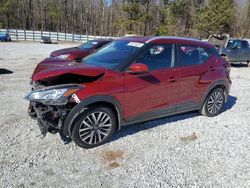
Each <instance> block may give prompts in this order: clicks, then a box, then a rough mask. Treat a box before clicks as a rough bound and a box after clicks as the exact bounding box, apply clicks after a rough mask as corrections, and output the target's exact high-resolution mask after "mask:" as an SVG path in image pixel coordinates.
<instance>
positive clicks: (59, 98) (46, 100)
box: [24, 84, 83, 105]
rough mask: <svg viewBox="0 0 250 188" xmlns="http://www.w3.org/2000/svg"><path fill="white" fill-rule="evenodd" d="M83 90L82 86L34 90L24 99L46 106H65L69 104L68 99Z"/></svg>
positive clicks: (69, 85) (70, 85)
mask: <svg viewBox="0 0 250 188" xmlns="http://www.w3.org/2000/svg"><path fill="white" fill-rule="evenodd" d="M82 88H83V87H82V86H80V85H72V84H67V85H58V86H50V87H46V88H43V89H37V90H33V91H31V92H30V93H28V94H27V95H26V96H25V97H24V98H25V99H26V100H29V101H32V102H40V103H43V104H45V105H65V104H67V102H68V98H69V97H70V96H72V95H73V94H74V93H75V92H76V91H78V90H80V89H82Z"/></svg>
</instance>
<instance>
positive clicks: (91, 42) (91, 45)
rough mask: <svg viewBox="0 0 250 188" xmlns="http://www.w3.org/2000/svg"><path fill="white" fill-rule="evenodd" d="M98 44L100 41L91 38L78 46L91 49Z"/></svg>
mask: <svg viewBox="0 0 250 188" xmlns="http://www.w3.org/2000/svg"><path fill="white" fill-rule="evenodd" d="M96 44H98V42H96V41H94V40H89V41H88V42H85V43H83V44H81V45H80V46H78V48H81V49H90V48H92V47H93V46H95V45H96Z"/></svg>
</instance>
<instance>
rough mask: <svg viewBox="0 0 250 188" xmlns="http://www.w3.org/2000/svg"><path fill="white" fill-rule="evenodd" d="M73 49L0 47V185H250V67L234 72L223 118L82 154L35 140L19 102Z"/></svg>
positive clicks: (120, 139) (147, 128)
mask: <svg viewBox="0 0 250 188" xmlns="http://www.w3.org/2000/svg"><path fill="white" fill-rule="evenodd" d="M72 45H73V44H64V45H62V44H58V45H44V44H39V43H14V42H13V43H0V69H8V70H11V71H13V74H0V99H1V106H0V143H1V147H0V150H1V152H0V187H69V186H71V187H101V186H102V187H168V186H169V187H170V186H171V187H176V186H180V187H192V186H195V187H196V186H199V187H200V186H201V187H203V186H205V187H211V186H212V187H250V148H249V147H250V128H249V124H250V123H249V122H250V68H247V67H234V68H232V70H231V77H232V80H233V85H232V90H231V93H230V97H229V101H228V103H227V104H226V107H225V109H224V112H223V113H222V114H220V115H219V116H217V117H214V118H208V117H204V116H201V115H199V114H198V113H195V112H193V113H187V114H183V115H178V116H172V117H169V118H163V119H160V120H155V121H151V122H148V123H144V124H138V125H133V126H129V127H124V128H123V129H122V130H121V131H120V132H119V133H117V134H116V135H115V137H114V139H113V140H112V141H111V142H109V143H107V144H105V145H103V146H100V147H98V148H95V149H90V150H84V149H81V148H79V147H77V146H76V145H75V144H74V143H70V144H68V145H64V144H63V142H62V141H61V140H60V138H59V135H48V136H47V137H45V138H44V139H41V138H40V137H39V130H38V127H37V125H36V122H35V121H34V120H31V119H30V118H29V117H28V115H27V113H26V111H27V105H28V103H27V101H25V100H23V99H22V97H23V96H24V95H25V93H27V92H28V91H29V90H30V86H29V77H30V75H31V73H32V71H33V69H34V67H35V65H36V63H38V62H39V61H41V60H42V59H43V58H45V57H46V56H47V55H48V54H49V52H51V51H52V50H55V49H58V48H63V47H67V46H72Z"/></svg>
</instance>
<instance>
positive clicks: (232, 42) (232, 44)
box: [227, 40, 238, 48]
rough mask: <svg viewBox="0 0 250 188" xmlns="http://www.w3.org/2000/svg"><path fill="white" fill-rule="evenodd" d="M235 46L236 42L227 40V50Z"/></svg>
mask: <svg viewBox="0 0 250 188" xmlns="http://www.w3.org/2000/svg"><path fill="white" fill-rule="evenodd" d="M237 44H238V41H237V40H229V41H228V43H227V48H233V47H235V45H237Z"/></svg>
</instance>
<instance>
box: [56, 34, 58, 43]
mask: <svg viewBox="0 0 250 188" xmlns="http://www.w3.org/2000/svg"><path fill="white" fill-rule="evenodd" d="M56 41H57V42H58V31H57V32H56Z"/></svg>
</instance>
